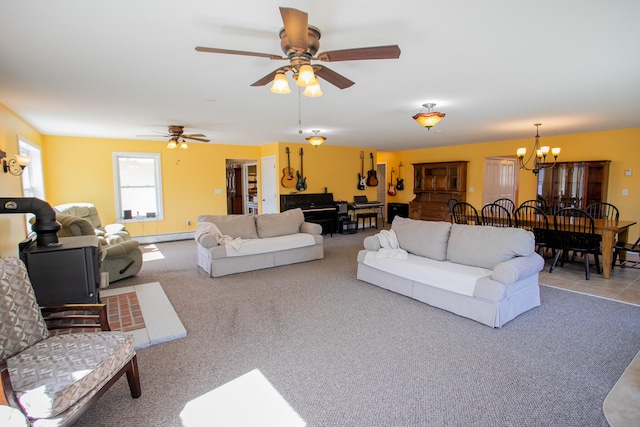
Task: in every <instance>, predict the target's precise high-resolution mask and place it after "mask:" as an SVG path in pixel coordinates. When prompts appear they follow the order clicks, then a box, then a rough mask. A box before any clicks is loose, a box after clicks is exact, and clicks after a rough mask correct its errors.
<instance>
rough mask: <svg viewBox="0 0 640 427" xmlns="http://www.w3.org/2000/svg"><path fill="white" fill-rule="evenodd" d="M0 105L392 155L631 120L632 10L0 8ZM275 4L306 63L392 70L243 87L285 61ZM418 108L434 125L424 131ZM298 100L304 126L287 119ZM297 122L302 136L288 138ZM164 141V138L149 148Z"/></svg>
mask: <svg viewBox="0 0 640 427" xmlns="http://www.w3.org/2000/svg"><path fill="white" fill-rule="evenodd" d="M0 1H1V4H2V6H1V11H0V103H2V104H5V105H6V106H7V107H8V108H9V109H11V110H12V111H14V112H15V113H17V114H18V115H19V116H21V117H22V118H23V119H25V120H26V121H27V122H29V123H30V124H31V125H33V126H34V127H35V128H36V129H37V130H38V131H39V132H41V133H42V134H46V135H67V136H83V137H100V138H118V139H136V136H137V135H142V134H144V135H148V134H150V133H151V134H155V133H157V132H160V133H162V132H165V131H166V127H167V125H169V124H178V125H185V126H186V129H185V132H188V133H204V134H206V135H207V136H208V137H209V138H210V139H211V143H218V144H246V145H262V144H267V143H272V142H276V141H283V142H303V141H304V139H303V137H305V136H310V135H311V133H312V132H311V130H313V129H319V130H321V134H322V135H324V136H326V137H327V141H326V142H325V144H327V145H336V146H358V147H371V148H376V149H379V150H402V149H411V148H421V147H435V146H445V145H456V144H467V143H476V142H486V141H501V140H511V139H521V138H533V136H534V135H535V127H534V126H533V124H534V123H536V122H540V123H542V126H541V128H540V135H541V136H542V138H543V139H544V137H545V136H551V135H561V134H571V133H583V132H592V131H601V130H610V129H621V128H630V127H638V126H640V48H639V47H638V45H639V42H640V25H639V24H638V22H640V1H637V0H608V1H605V0H562V1H558V0H538V1H535V2H533V1H522V0H489V1H477V0H455V1H441V0H440V1H433V0H421V1H416V0H395V1H380V2H371V1H364V0H349V1H345V0H318V1H297V0H289V1H288V2H286V3H283V2H282V1H274V0H253V1H235V2H229V1H218V0H173V1H171V0H135V1H131V0H110V1H87V0H65V1H41V0H20V1H18V0H13V1H9V0H0ZM279 6H285V7H293V8H296V9H299V10H303V11H305V12H308V14H309V24H311V25H315V26H316V27H318V28H319V29H320V30H321V31H322V38H321V39H320V49H319V52H323V51H328V50H339V49H347V48H355V47H368V46H377V45H388V44H398V45H399V46H400V49H401V51H402V54H401V56H400V58H399V59H395V60H370V61H349V62H333V63H324V65H326V66H328V67H329V68H331V69H332V70H334V71H336V72H338V73H340V74H342V75H344V76H345V77H347V78H349V79H351V80H353V81H355V82H356V84H355V85H354V86H352V87H351V88H348V89H344V90H339V89H337V88H335V87H333V86H332V85H330V84H329V83H328V82H325V81H322V80H321V85H322V89H323V92H324V95H323V96H322V97H320V98H307V97H304V96H302V97H301V100H299V95H298V91H297V87H296V86H295V85H294V84H293V81H292V79H291V77H290V74H289V82H290V85H292V88H293V91H292V93H290V94H288V95H275V94H273V93H271V92H270V91H269V85H267V86H263V87H251V86H250V84H251V83H253V82H255V81H256V80H258V79H259V78H261V77H263V76H265V75H267V74H268V73H270V72H271V71H273V70H274V69H276V68H278V67H280V66H283V65H286V62H285V61H273V60H269V59H265V58H258V57H249V56H235V55H221V54H211V53H199V52H196V51H195V50H194V48H195V47H196V46H207V47H217V48H226V49H235V50H247V51H253V52H263V53H272V54H276V55H282V51H281V50H280V45H279V38H278V32H279V30H280V28H281V27H282V25H283V24H282V19H281V17H280V13H279V10H278V7H279ZM426 102H434V103H436V104H437V105H436V108H435V109H436V110H437V111H440V112H443V113H445V114H446V117H445V119H444V120H443V121H442V122H440V124H438V125H437V126H436V127H434V128H433V129H431V131H427V129H425V128H422V127H420V126H419V125H418V124H417V123H415V122H414V121H413V120H412V119H411V116H412V115H414V114H415V113H417V112H418V111H420V109H421V105H422V104H423V103H426ZM299 105H301V115H300V117H301V119H302V120H301V126H299V124H298V119H299ZM299 127H301V128H302V131H303V135H299V134H298V130H299ZM158 139H159V140H162V138H158Z"/></svg>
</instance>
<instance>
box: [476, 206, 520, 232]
mask: <svg viewBox="0 0 640 427" xmlns="http://www.w3.org/2000/svg"><path fill="white" fill-rule="evenodd" d="M481 213H482V225H492V226H494V227H513V222H512V221H511V214H510V213H509V211H508V210H507V208H505V207H504V206H503V205H499V204H497V203H489V204H486V205H484V206H483V207H482V211H481Z"/></svg>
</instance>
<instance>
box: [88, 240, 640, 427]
mask: <svg viewBox="0 0 640 427" xmlns="http://www.w3.org/2000/svg"><path fill="white" fill-rule="evenodd" d="M373 232H375V230H372V231H367V232H359V233H357V234H354V235H334V237H333V238H331V237H327V238H326V239H325V242H326V243H325V259H324V260H320V261H313V262H309V263H304V264H299V265H291V266H283V267H278V268H274V269H269V270H261V271H255V272H249V273H244V274H238V275H233V276H227V277H223V278H218V279H211V278H209V277H207V275H206V273H204V272H203V271H202V270H200V269H198V268H197V267H196V266H195V243H194V242H193V241H182V242H171V243H164V244H157V245H156V246H155V247H149V248H147V250H150V251H152V252H151V253H152V254H153V255H155V256H154V259H155V260H154V261H145V265H144V267H143V269H142V271H141V272H140V274H138V276H135V277H134V278H131V279H126V280H124V281H122V282H123V283H122V285H123V286H128V285H135V284H137V283H148V282H154V281H155V282H160V283H162V287H163V288H164V290H165V292H166V295H167V297H168V298H169V300H170V301H171V303H172V305H173V307H174V308H175V310H176V312H177V313H178V315H179V316H180V319H181V320H182V322H183V323H184V325H185V327H186V330H188V331H189V334H188V336H187V337H185V338H184V339H180V340H176V341H172V342H167V343H164V344H161V345H155V346H152V347H148V348H142V349H140V350H139V351H138V354H139V357H138V358H139V366H140V374H141V381H142V397H140V398H139V399H131V397H130V396H129V394H128V389H127V386H126V381H124V380H122V381H120V382H119V383H118V384H116V385H114V387H112V388H111V389H110V390H109V391H108V392H107V393H106V394H105V395H104V396H103V397H102V398H101V399H100V400H99V401H98V402H97V403H96V404H95V405H94V406H93V407H92V408H91V409H90V410H89V412H87V413H86V414H85V415H84V416H83V417H82V418H81V419H80V420H79V422H78V424H77V425H79V426H84V425H86V426H89V425H91V426H100V425H110V426H121V425H136V426H180V425H183V426H199V425H207V426H215V425H224V426H233V425H247V422H246V421H245V420H246V419H247V417H246V415H247V413H253V414H256V413H257V414H261V415H263V418H262V421H263V422H260V424H259V425H296V426H303V425H304V426H323V427H328V426H339V427H347V426H385V427H387V426H431V425H437V426H447V425H450V426H460V425H465V426H467V425H470V426H485V425H504V426H507V425H509V426H516V425H517V426H605V425H607V423H606V420H605V418H604V415H603V413H602V402H603V401H604V399H605V397H606V395H607V393H608V392H609V390H610V389H611V388H612V387H613V385H614V384H615V382H616V381H617V379H618V378H619V377H620V375H621V374H622V373H623V371H624V370H625V368H626V367H627V365H628V364H629V362H630V361H631V360H632V359H633V357H634V356H635V354H636V353H637V352H638V350H639V349H640V307H637V306H633V305H628V304H623V303H619V302H615V301H610V300H606V299H601V298H596V297H591V296H587V295H582V294H578V293H574V292H568V291H564V290H561V289H556V288H550V287H546V286H542V287H541V298H542V305H541V306H540V307H538V308H535V309H533V310H531V311H529V312H527V313H525V314H523V315H521V316H519V317H518V318H516V319H514V320H513V321H511V322H509V323H507V324H506V325H505V326H504V327H503V328H502V329H492V328H489V327H487V326H484V325H481V324H479V323H477V322H474V321H471V320H468V319H465V318H462V317H459V316H456V315H453V314H451V313H448V312H445V311H442V310H439V309H435V308H433V307H430V306H428V305H425V304H422V303H419V302H417V301H414V300H411V299H409V298H405V297H402V296H400V295H397V294H394V293H391V292H389V291H386V290H383V289H380V288H378V287H376V286H373V285H370V284H367V283H364V282H360V281H358V280H357V279H355V271H356V261H355V259H356V254H357V251H358V250H359V249H360V248H361V247H362V240H363V238H364V236H366V235H369V234H370V233H373ZM150 259H151V258H150ZM243 390H244V392H242V391H243ZM266 401H269V402H279V405H281V406H282V408H283V411H280V412H276V411H266V410H264V405H263V403H264V402H266ZM249 425H252V423H250V424H249Z"/></svg>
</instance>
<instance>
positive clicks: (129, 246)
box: [56, 213, 142, 283]
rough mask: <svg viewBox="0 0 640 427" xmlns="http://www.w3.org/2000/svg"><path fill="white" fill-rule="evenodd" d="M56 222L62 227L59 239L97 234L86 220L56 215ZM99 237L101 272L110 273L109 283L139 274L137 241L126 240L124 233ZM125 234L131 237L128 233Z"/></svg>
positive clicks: (139, 256)
mask: <svg viewBox="0 0 640 427" xmlns="http://www.w3.org/2000/svg"><path fill="white" fill-rule="evenodd" d="M56 220H57V221H58V222H59V223H60V225H61V226H62V227H61V228H60V230H59V231H58V237H73V236H91V235H94V234H96V233H95V230H96V229H95V228H94V226H93V225H92V224H91V223H90V222H89V221H87V220H86V219H84V218H79V217H76V216H71V215H65V214H61V213H58V214H56ZM118 233H119V234H117V235H116V236H118V238H115V237H111V236H113V234H109V235H106V236H102V237H100V236H98V237H99V241H100V254H101V261H100V272H101V273H109V283H111V282H115V281H116V280H120V279H124V278H126V277H130V276H134V275H136V274H138V272H139V271H140V269H141V268H142V251H141V250H140V247H139V243H138V241H137V240H131V238H130V237H129V239H127V240H124V237H123V234H121V233H122V232H118ZM124 233H126V234H127V236H128V235H129V233H127V232H126V231H124Z"/></svg>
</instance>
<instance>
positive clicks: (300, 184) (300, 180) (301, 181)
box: [296, 148, 307, 191]
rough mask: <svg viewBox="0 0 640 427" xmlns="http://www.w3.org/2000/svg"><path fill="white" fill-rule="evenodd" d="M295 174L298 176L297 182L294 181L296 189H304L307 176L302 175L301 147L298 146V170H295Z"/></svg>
mask: <svg viewBox="0 0 640 427" xmlns="http://www.w3.org/2000/svg"><path fill="white" fill-rule="evenodd" d="M296 176H297V177H298V182H296V190H298V191H304V190H306V189H307V178H306V177H305V176H304V172H303V171H302V148H300V172H298V171H296Z"/></svg>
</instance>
